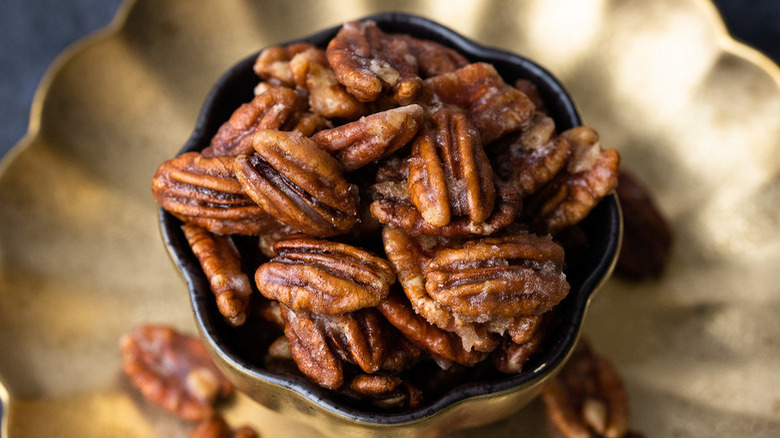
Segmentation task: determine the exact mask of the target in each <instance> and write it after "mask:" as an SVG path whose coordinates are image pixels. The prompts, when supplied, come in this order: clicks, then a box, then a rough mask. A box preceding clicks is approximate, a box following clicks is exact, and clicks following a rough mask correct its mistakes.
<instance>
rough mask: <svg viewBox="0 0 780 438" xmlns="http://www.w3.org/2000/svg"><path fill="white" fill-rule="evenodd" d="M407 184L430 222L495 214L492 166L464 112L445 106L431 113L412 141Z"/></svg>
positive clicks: (479, 219) (478, 219) (477, 220)
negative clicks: (419, 132)
mask: <svg viewBox="0 0 780 438" xmlns="http://www.w3.org/2000/svg"><path fill="white" fill-rule="evenodd" d="M407 184H408V186H409V196H410V197H411V201H412V204H414V205H415V207H417V209H418V210H419V211H420V214H421V215H422V217H423V219H425V221H426V222H428V223H429V224H431V225H432V226H434V227H443V226H445V225H447V224H449V223H450V220H451V218H452V217H462V216H466V217H468V218H469V220H470V221H471V222H474V223H482V222H484V221H485V220H487V219H488V217H490V215H491V214H492V213H493V207H494V205H495V197H496V188H495V185H494V184H493V169H492V167H491V166H490V162H489V161H488V158H487V156H486V155H485V151H484V149H482V141H481V140H480V137H479V132H478V131H477V128H476V127H475V126H474V125H473V124H472V123H471V122H470V121H469V119H468V118H467V117H466V116H465V115H464V114H459V113H453V112H452V111H450V110H449V109H446V108H443V109H440V110H439V111H437V112H436V113H434V114H433V116H431V119H430V124H429V125H428V126H426V128H425V130H424V131H423V133H422V134H421V135H419V136H418V137H417V138H416V139H415V141H414V144H413V145H412V155H411V157H410V158H409V178H408V183H407Z"/></svg>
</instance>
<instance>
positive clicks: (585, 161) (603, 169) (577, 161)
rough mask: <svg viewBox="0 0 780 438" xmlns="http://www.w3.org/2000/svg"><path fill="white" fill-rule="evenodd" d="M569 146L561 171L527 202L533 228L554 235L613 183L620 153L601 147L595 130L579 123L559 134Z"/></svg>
mask: <svg viewBox="0 0 780 438" xmlns="http://www.w3.org/2000/svg"><path fill="white" fill-rule="evenodd" d="M561 135H562V136H563V137H564V138H566V140H568V142H569V144H570V145H571V148H572V154H571V156H570V157H569V160H568V161H567V163H566V168H565V170H564V171H562V172H560V173H559V174H558V175H556V176H555V178H553V179H552V181H550V183H549V184H547V185H546V186H544V187H543V188H542V189H540V190H539V191H538V192H537V193H536V194H534V195H533V196H532V197H531V198H529V201H528V203H527V206H528V213H529V215H530V221H531V224H532V228H533V229H534V230H537V232H540V233H550V234H556V233H558V232H560V231H561V230H563V229H564V228H566V227H568V226H571V225H574V224H576V223H577V222H579V221H581V220H582V219H584V218H585V216H587V215H588V213H590V211H591V210H592V209H593V207H595V206H596V205H597V204H598V203H599V201H601V199H603V198H604V197H605V196H607V195H608V194H609V193H610V192H611V191H612V190H613V189H614V188H615V187H616V186H617V178H618V167H619V166H620V155H619V154H618V152H617V151H616V150H615V149H602V148H601V143H600V142H599V135H598V133H597V132H596V131H595V130H593V129H592V128H589V127H586V126H579V127H576V128H572V129H569V130H567V131H565V132H563V133H562V134H561Z"/></svg>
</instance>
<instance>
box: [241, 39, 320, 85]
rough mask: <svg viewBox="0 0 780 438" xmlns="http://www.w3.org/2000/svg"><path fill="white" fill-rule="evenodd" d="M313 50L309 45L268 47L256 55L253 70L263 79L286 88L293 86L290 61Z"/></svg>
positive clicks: (294, 83)
mask: <svg viewBox="0 0 780 438" xmlns="http://www.w3.org/2000/svg"><path fill="white" fill-rule="evenodd" d="M314 48H316V47H315V46H313V45H311V44H309V43H296V44H290V45H288V46H272V47H268V48H266V49H263V50H262V51H261V52H260V53H259V54H258V55H257V58H256V59H255V64H254V66H253V69H254V71H255V73H256V74H257V75H258V76H260V77H261V78H263V79H266V80H271V79H273V80H276V81H278V82H279V83H282V84H284V85H287V86H288V87H292V86H295V85H296V82H295V80H294V79H293V75H292V72H291V71H290V60H291V59H293V57H294V56H295V55H297V54H299V53H301V52H305V51H306V50H309V49H314Z"/></svg>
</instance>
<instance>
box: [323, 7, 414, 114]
mask: <svg viewBox="0 0 780 438" xmlns="http://www.w3.org/2000/svg"><path fill="white" fill-rule="evenodd" d="M327 55H328V62H330V65H331V67H333V71H334V72H335V73H336V77H337V78H338V80H339V82H341V83H342V84H344V86H346V87H347V91H349V92H350V93H352V94H353V95H354V96H355V97H357V98H358V99H359V100H361V101H363V102H371V101H374V100H376V99H377V98H378V97H379V95H380V94H381V93H382V91H383V90H385V89H389V90H391V91H392V93H393V98H394V99H395V101H396V102H397V103H400V104H402V105H405V104H408V103H411V101H412V99H414V97H415V96H416V95H417V93H418V91H419V90H420V88H421V85H422V79H421V78H420V77H419V76H418V74H417V60H416V59H415V57H414V56H413V55H412V53H411V51H410V49H409V46H408V44H407V43H406V42H405V41H404V40H402V39H398V38H395V36H394V35H390V34H386V33H384V32H382V30H381V29H379V27H378V26H377V25H376V23H375V22H373V21H363V22H359V21H353V22H348V23H345V24H344V26H343V27H342V28H341V29H340V30H339V32H338V33H337V34H336V36H335V38H333V39H332V40H331V41H330V43H329V44H328V48H327Z"/></svg>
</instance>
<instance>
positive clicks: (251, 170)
mask: <svg viewBox="0 0 780 438" xmlns="http://www.w3.org/2000/svg"><path fill="white" fill-rule="evenodd" d="M253 143H254V148H255V151H256V153H254V154H251V155H240V156H238V157H236V158H235V159H234V161H233V169H234V170H235V174H236V177H237V178H238V180H239V181H240V183H241V186H242V187H243V189H244V191H245V192H246V193H247V194H248V195H249V196H250V197H251V198H252V199H253V200H254V201H255V202H256V203H257V204H258V205H260V206H262V208H263V209H264V210H265V211H267V212H268V213H270V214H271V215H273V216H274V217H276V218H277V219H278V220H279V221H281V222H284V223H285V224H287V225H290V226H291V227H293V228H295V229H297V230H299V231H302V232H304V233H307V234H310V235H313V236H320V237H326V236H332V235H336V234H343V233H344V232H346V231H348V230H349V229H350V228H351V227H352V225H354V224H355V223H356V222H357V205H358V196H357V187H355V186H354V185H352V184H350V183H348V182H347V180H346V179H344V176H343V170H342V168H341V165H340V164H339V163H338V162H337V161H336V159H335V158H333V157H331V156H330V155H329V154H328V153H327V152H325V151H323V150H322V149H321V148H320V147H319V146H317V144H316V143H314V141H312V140H310V139H309V138H306V137H304V136H303V135H302V134H301V133H299V132H286V131H277V130H264V131H259V132H257V133H256V134H255V136H254V137H253Z"/></svg>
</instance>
